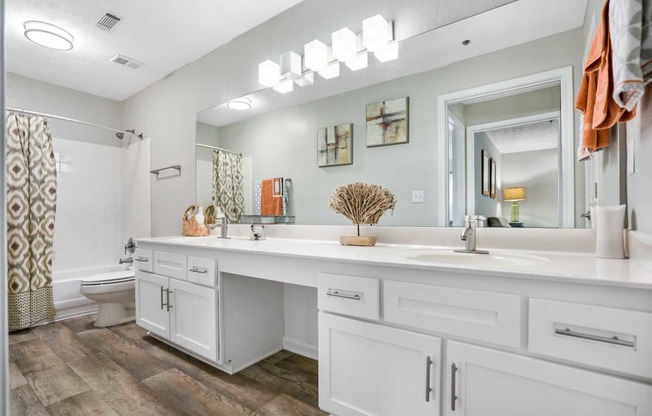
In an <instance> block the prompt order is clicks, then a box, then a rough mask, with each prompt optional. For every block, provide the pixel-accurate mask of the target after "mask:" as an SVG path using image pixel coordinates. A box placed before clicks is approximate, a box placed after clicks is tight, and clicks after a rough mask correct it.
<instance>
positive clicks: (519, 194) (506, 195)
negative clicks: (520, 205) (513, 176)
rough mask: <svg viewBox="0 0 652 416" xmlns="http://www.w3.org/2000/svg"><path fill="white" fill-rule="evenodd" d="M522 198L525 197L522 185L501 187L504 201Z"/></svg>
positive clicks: (520, 199)
mask: <svg viewBox="0 0 652 416" xmlns="http://www.w3.org/2000/svg"><path fill="white" fill-rule="evenodd" d="M524 199H525V188H523V187H515V188H505V189H503V200H504V201H522V200H524Z"/></svg>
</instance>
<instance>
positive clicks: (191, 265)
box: [188, 256, 217, 287]
mask: <svg viewBox="0 0 652 416" xmlns="http://www.w3.org/2000/svg"><path fill="white" fill-rule="evenodd" d="M188 281H189V282H192V283H198V284H200V285H204V286H211V287H214V286H215V282H216V281H217V261H216V260H215V259H207V258H205V257H192V256H188Z"/></svg>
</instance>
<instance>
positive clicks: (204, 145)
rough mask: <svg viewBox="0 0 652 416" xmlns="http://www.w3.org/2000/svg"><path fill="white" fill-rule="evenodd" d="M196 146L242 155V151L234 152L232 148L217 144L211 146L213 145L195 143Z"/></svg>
mask: <svg viewBox="0 0 652 416" xmlns="http://www.w3.org/2000/svg"><path fill="white" fill-rule="evenodd" d="M195 146H199V147H205V148H206V149H213V150H217V151H219V152H224V153H231V154H232V155H238V156H242V153H236V152H232V151H231V150H227V149H222V148H221V147H215V146H211V145H208V144H201V143H195Z"/></svg>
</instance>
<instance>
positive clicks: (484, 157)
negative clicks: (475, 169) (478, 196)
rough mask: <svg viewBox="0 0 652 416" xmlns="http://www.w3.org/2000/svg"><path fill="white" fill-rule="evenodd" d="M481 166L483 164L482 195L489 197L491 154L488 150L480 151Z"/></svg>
mask: <svg viewBox="0 0 652 416" xmlns="http://www.w3.org/2000/svg"><path fill="white" fill-rule="evenodd" d="M480 164H481V169H482V170H481V172H482V177H481V182H480V185H481V186H482V195H484V196H489V193H490V189H489V188H490V183H489V182H490V172H489V153H487V151H486V150H484V149H483V150H481V151H480Z"/></svg>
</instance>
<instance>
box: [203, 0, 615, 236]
mask: <svg viewBox="0 0 652 416" xmlns="http://www.w3.org/2000/svg"><path fill="white" fill-rule="evenodd" d="M594 3H596V2H595V1H587V0H578V1H573V2H568V1H565V0H551V1H528V2H523V1H516V2H512V3H509V4H506V5H504V6H500V7H497V8H495V9H493V10H491V11H489V12H486V13H482V14H480V15H476V16H473V17H471V18H468V19H464V20H461V21H458V22H456V23H452V24H450V25H447V26H444V27H441V28H437V29H434V30H430V31H428V32H424V33H422V34H420V35H417V36H414V37H411V38H407V39H397V41H399V42H400V55H399V59H398V60H396V61H393V62H391V63H387V64H384V65H377V66H375V64H374V63H373V62H370V65H369V68H367V69H365V71H360V72H353V71H350V70H348V69H346V68H345V67H342V72H341V74H340V77H339V78H338V80H329V81H328V82H329V84H328V88H326V87H325V85H326V84H324V83H325V82H326V81H325V80H322V79H319V78H318V77H317V78H316V79H315V83H314V85H311V86H307V87H303V88H301V89H295V90H296V91H294V92H292V93H289V94H283V95H282V94H278V93H276V92H275V91H273V90H271V89H262V90H260V91H258V92H255V93H251V94H245V95H246V98H248V99H249V100H250V101H251V109H250V110H248V111H247V112H246V113H248V114H243V113H245V112H235V111H232V110H229V109H228V108H227V107H226V105H225V104H219V105H217V106H215V107H212V108H209V109H207V110H205V111H203V112H201V113H199V114H198V116H197V142H200V143H207V144H212V145H215V146H219V147H221V148H226V149H229V150H232V151H234V152H238V153H242V155H243V176H244V193H245V214H252V213H254V212H255V204H254V203H253V197H252V196H251V195H253V194H254V189H253V188H254V187H253V185H252V184H253V183H255V182H256V181H260V180H263V179H265V178H275V177H285V178H293V181H292V213H293V215H294V216H295V218H296V221H295V222H296V224H314V225H345V224H346V222H345V221H344V219H343V218H341V216H338V215H336V214H335V213H333V212H332V211H331V210H329V209H328V196H329V194H330V192H332V190H333V189H335V188H337V187H338V186H340V185H343V184H346V183H352V182H356V181H364V182H367V183H371V184H376V185H380V186H382V187H384V188H387V189H389V190H390V191H391V192H392V193H394V194H395V195H396V199H397V202H396V208H395V210H394V212H393V213H392V215H385V216H383V217H382V218H381V220H380V222H379V224H378V225H380V226H392V225H396V226H404V227H409V226H429V227H433V226H463V218H464V215H467V214H479V215H484V216H486V217H493V218H498V219H499V222H500V221H503V222H507V223H510V222H512V223H522V224H520V225H519V224H517V225H516V226H517V227H519V226H523V227H526V228H533V227H566V228H572V227H586V226H590V224H589V223H587V222H586V221H585V220H584V219H583V218H580V213H581V212H585V211H586V210H587V207H588V205H589V203H593V202H594V201H593V199H591V198H590V196H589V195H587V191H586V189H589V188H590V187H592V185H590V186H589V182H590V180H589V179H586V178H589V177H590V178H596V177H598V178H599V177H603V175H601V174H596V170H597V171H599V170H600V166H599V165H598V164H597V163H596V164H594V163H593V162H582V163H578V162H576V161H575V151H576V146H577V143H578V137H579V131H578V128H576V126H579V112H577V111H575V110H574V109H573V101H574V95H575V93H576V91H577V87H578V86H579V80H580V76H581V73H580V68H581V67H582V60H583V55H584V50H585V46H586V43H587V39H590V38H591V30H592V27H593V13H592V10H593V9H595V8H596V7H597V6H596V4H597V3H596V4H594ZM514 16H519V21H518V22H515V21H514ZM516 24H517V25H519V27H528V28H532V30H529V29H528V30H521V31H519V30H515V29H514V25H516ZM461 33H463V34H464V35H463V38H459V39H458V38H457V36H460V34H461ZM466 39H470V40H472V42H470V43H466V44H463V43H462V42H463V41H464V40H466ZM310 40H311V39H306V40H305V41H306V42H307V41H310ZM362 72H365V73H364V74H362V75H361V73H362ZM311 89H312V90H311ZM310 91H314V94H312V95H311V93H310ZM392 97H409V117H407V111H408V108H407V99H406V120H405V130H406V131H405V140H404V143H402V145H401V146H384V145H383V144H387V143H383V142H381V140H380V139H378V137H380V136H378V137H376V136H377V135H376V136H374V135H373V132H370V130H369V126H368V114H367V106H368V105H369V104H372V103H382V102H387V100H388V99H389V98H392ZM233 98H236V97H233ZM349 123H351V124H350V126H351V132H355V134H356V136H357V140H351V142H350V148H351V158H350V162H351V163H350V164H342V163H337V165H338V166H337V167H329V168H323V167H320V166H330V162H328V164H326V163H323V162H327V161H326V160H324V159H323V158H322V156H318V157H319V159H318V160H319V161H318V163H315V155H320V154H321V153H320V152H321V151H322V150H324V147H323V146H322V144H320V142H319V140H315V135H316V132H317V131H318V130H319V129H323V128H324V126H341V125H347V124H349ZM408 131H409V140H408V137H407V132H408ZM370 135H371V136H372V137H375V139H373V140H372V142H373V143H376V144H380V145H379V146H375V147H368V140H369V139H368V138H369V137H370ZM374 140H375V141H374ZM402 141H403V140H399V142H402ZM325 143H328V140H327V139H326V142H325ZM482 143H484V144H482ZM331 144H332V143H331ZM481 150H486V151H487V154H488V157H489V160H488V169H487V171H488V172H487V194H488V195H487V196H485V195H482V193H481V191H482V189H481V186H480V184H481V178H480V173H481V167H480V163H481ZM203 151H204V150H203V149H199V148H198V149H197V199H198V201H197V202H198V203H200V201H201V199H202V198H203V199H206V197H207V196H210V192H211V191H210V183H211V181H212V178H210V177H207V173H208V174H209V171H207V169H206V168H205V167H204V165H205V162H204V160H206V159H208V157H206V156H205V155H202V152H203ZM327 154H328V153H324V155H327ZM353 154H355V160H354V159H353ZM476 166H477V167H476ZM544 178H545V180H544ZM591 180H592V179H591ZM611 182H614V181H610V183H611ZM616 182H617V181H616ZM621 182H622V181H621ZM513 187H521V188H525V189H526V190H527V199H525V200H522V201H518V202H517V206H518V207H519V208H520V216H519V221H511V219H512V215H511V211H512V206H513V202H512V201H508V200H506V199H505V198H504V191H505V190H506V189H507V188H513ZM415 192H416V193H417V194H419V195H423V198H418V199H414V200H413V198H412V195H413V193H415ZM609 192H615V193H618V192H619V189H610V190H609ZM202 195H203V196H202ZM208 199H210V198H208Z"/></svg>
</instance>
